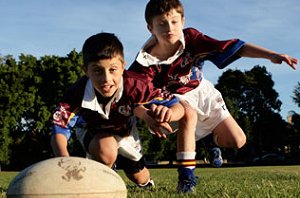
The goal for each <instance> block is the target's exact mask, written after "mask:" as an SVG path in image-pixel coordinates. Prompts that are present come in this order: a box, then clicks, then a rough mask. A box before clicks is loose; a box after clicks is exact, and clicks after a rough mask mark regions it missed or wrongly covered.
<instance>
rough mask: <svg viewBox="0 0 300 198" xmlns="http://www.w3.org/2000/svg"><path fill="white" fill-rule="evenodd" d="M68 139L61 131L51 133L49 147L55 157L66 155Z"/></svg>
mask: <svg viewBox="0 0 300 198" xmlns="http://www.w3.org/2000/svg"><path fill="white" fill-rule="evenodd" d="M67 145H68V139H67V137H66V136H65V135H63V134H61V133H56V134H53V135H52V137H51V147H52V150H53V152H54V155H55V156H56V157H68V156H69V152H68V149H67Z"/></svg>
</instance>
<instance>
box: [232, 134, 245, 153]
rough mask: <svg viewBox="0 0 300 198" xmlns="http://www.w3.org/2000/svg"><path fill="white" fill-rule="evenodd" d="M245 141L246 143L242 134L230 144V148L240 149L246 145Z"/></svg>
mask: <svg viewBox="0 0 300 198" xmlns="http://www.w3.org/2000/svg"><path fill="white" fill-rule="evenodd" d="M246 141H247V138H246V135H245V134H242V135H240V136H239V137H238V138H236V139H235V140H234V141H233V142H232V146H231V147H233V148H237V149H240V148H242V147H243V146H244V145H245V144H246Z"/></svg>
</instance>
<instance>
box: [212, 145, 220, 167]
mask: <svg viewBox="0 0 300 198" xmlns="http://www.w3.org/2000/svg"><path fill="white" fill-rule="evenodd" d="M211 154H212V160H211V163H212V165H213V166H214V167H216V168H220V167H221V166H222V164H223V158H222V152H221V150H220V148H218V147H214V148H212V149H211Z"/></svg>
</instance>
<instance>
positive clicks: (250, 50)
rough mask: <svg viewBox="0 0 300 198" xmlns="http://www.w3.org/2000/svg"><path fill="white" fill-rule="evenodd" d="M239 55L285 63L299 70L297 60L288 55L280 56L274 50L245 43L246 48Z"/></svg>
mask: <svg viewBox="0 0 300 198" xmlns="http://www.w3.org/2000/svg"><path fill="white" fill-rule="evenodd" d="M238 55H239V56H241V57H249V58H265V59H268V60H270V61H271V62H273V63H276V64H281V63H282V62H285V63H287V64H288V65H289V66H290V67H291V68H293V69H296V68H297V67H296V65H297V63H298V60H297V59H296V58H294V57H291V56H289V55H287V54H279V53H277V52H274V51H272V50H269V49H266V48H263V47H261V46H257V45H254V44H250V43H245V44H244V46H243V47H242V48H241V49H240V50H239V51H238Z"/></svg>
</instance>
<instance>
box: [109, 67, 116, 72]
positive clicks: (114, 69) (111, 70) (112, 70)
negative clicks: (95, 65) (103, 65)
mask: <svg viewBox="0 0 300 198" xmlns="http://www.w3.org/2000/svg"><path fill="white" fill-rule="evenodd" d="M109 71H110V72H115V71H117V69H116V68H110V69H109Z"/></svg>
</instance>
